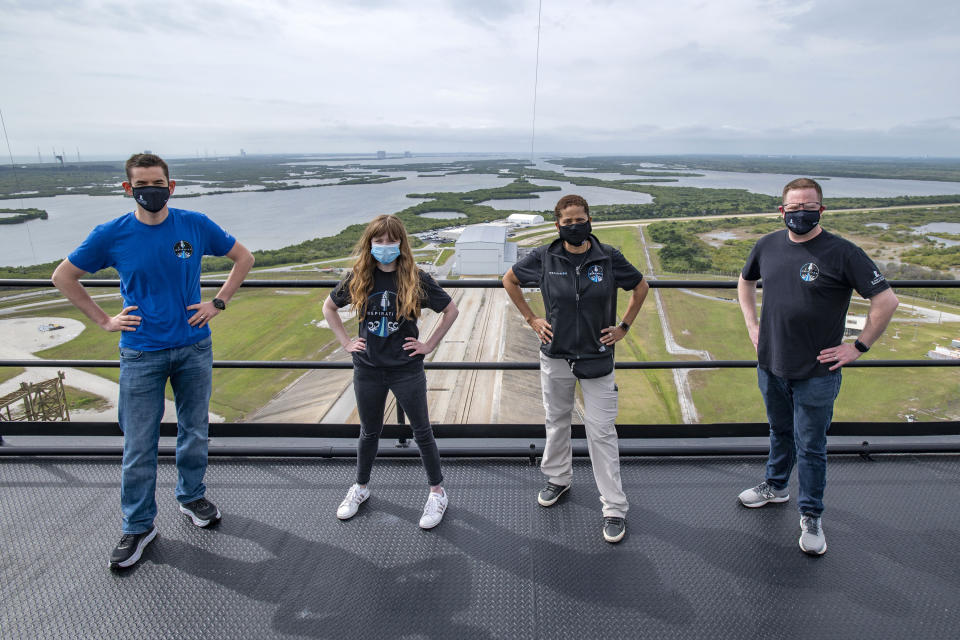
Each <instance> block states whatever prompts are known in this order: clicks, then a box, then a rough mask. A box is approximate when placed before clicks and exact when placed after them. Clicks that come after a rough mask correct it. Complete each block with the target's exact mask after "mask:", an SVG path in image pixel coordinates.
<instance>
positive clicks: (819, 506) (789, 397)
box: [757, 368, 841, 516]
mask: <svg viewBox="0 0 960 640" xmlns="http://www.w3.org/2000/svg"><path fill="white" fill-rule="evenodd" d="M757 379H758V382H759V385H760V393H761V394H762V395H763V401H764V403H765V404H766V406H767V419H768V420H769V421H770V456H769V457H768V458H767V478H766V479H767V484H769V485H770V486H771V487H773V488H774V489H786V487H787V482H788V481H789V480H790V472H791V471H792V470H793V465H794V462H797V461H798V460H799V462H798V464H797V480H798V481H799V485H800V489H799V492H798V499H797V507H798V508H799V509H800V513H806V514H810V515H813V516H819V515H820V514H821V513H823V490H824V488H825V487H826V486H827V430H828V429H829V428H830V422H831V421H832V420H833V403H834V401H835V400H836V399H837V394H838V393H840V380H841V376H840V370H839V369H838V370H837V371H834V372H833V373H830V374H828V375H825V376H818V377H816V378H807V379H806V380H790V379H787V378H781V377H779V376H776V375H774V374H772V373H770V372H769V371H767V370H766V369H762V368H758V369H757Z"/></svg>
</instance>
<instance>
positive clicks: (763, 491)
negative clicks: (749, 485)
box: [737, 480, 790, 508]
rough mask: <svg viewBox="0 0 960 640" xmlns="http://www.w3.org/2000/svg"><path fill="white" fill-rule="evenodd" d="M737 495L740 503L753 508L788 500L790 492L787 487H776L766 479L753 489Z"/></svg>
mask: <svg viewBox="0 0 960 640" xmlns="http://www.w3.org/2000/svg"><path fill="white" fill-rule="evenodd" d="M737 497H738V498H739V499H740V504H742V505H743V506H745V507H750V508H753V507H762V506H763V505H765V504H767V503H768V502H786V501H787V500H789V499H790V492H789V491H787V490H786V489H774V488H773V487H771V486H770V485H768V484H767V482H766V480H764V481H763V482H761V483H760V484H758V485H757V486H755V487H754V488H753V489H747V490H746V491H744V492H743V493H741V494H740V495H739V496H737Z"/></svg>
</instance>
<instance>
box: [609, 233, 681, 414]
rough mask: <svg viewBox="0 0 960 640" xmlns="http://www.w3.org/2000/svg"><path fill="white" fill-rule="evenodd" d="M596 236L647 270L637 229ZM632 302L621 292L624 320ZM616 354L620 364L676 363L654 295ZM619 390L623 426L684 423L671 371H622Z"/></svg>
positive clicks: (627, 294) (620, 305)
mask: <svg viewBox="0 0 960 640" xmlns="http://www.w3.org/2000/svg"><path fill="white" fill-rule="evenodd" d="M594 235H596V236H597V238H598V239H599V240H600V241H601V242H603V243H605V244H609V245H611V246H614V247H617V248H618V249H620V251H621V252H622V253H623V256H624V257H625V258H626V259H627V260H628V261H630V263H631V264H633V265H634V266H636V267H637V268H638V269H640V271H641V272H643V271H644V270H645V269H646V268H647V266H646V260H645V259H644V257H643V250H642V248H641V245H640V234H639V231H638V230H637V228H636V227H617V228H612V229H601V230H597V231H596V232H595V234H594ZM629 300H630V293H629V292H627V291H620V292H619V295H618V298H617V313H618V314H619V315H620V316H622V315H623V313H624V312H625V311H626V309H627V304H628V303H629ZM616 353H617V360H618V361H641V362H642V361H649V360H670V359H672V358H671V357H670V356H669V355H668V354H667V349H666V345H665V343H664V339H663V330H662V328H661V326H660V318H659V316H658V315H657V309H656V304H655V303H654V300H653V294H652V293H651V294H649V295H648V296H647V300H646V301H645V302H644V304H643V307H641V309H640V314H639V315H638V316H637V318H636V320H634V322H633V325H631V327H630V331H629V332H628V333H627V337H626V338H624V339H623V340H622V341H620V343H619V344H618V345H617V351H616ZM617 386H618V387H619V388H620V411H619V415H618V418H617V419H618V421H619V422H623V423H632V424H657V423H663V422H680V406H679V402H678V400H677V392H676V387H675V386H674V383H673V374H672V373H671V372H670V371H668V370H660V369H656V370H654V369H648V370H633V371H618V372H617Z"/></svg>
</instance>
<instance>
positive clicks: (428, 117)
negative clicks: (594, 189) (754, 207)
mask: <svg viewBox="0 0 960 640" xmlns="http://www.w3.org/2000/svg"><path fill="white" fill-rule="evenodd" d="M958 7H960V3H957V2H956V0H912V1H909V2H908V1H907V0H808V1H803V0H789V1H782V0H722V1H706V0H623V1H621V0H593V1H589V0H543V3H542V17H541V30H540V63H539V83H538V90H537V99H536V100H537V101H536V136H535V142H534V144H535V149H536V151H537V152H589V153H603V152H611V153H692V152H693V153H696V152H702V153H773V154H835V155H931V156H960V73H958V71H960V36H958V35H957V33H958V32H957V27H958V26H960V8H958ZM537 12H538V2H537V0H351V1H344V0H335V1H327V0H278V1H270V0H230V1H219V0H188V1H186V0H162V1H157V0H153V1H150V2H141V1H139V0H77V1H73V2H67V1H62V2H58V1H56V0H0V16H2V19H0V56H2V60H3V64H2V65H0V86H2V91H0V110H2V113H3V117H4V121H5V123H6V129H7V134H8V136H9V141H10V146H11V148H12V150H13V153H14V155H15V156H17V157H20V158H26V159H29V158H33V159H34V160H35V159H36V154H37V148H38V147H39V148H40V151H41V153H42V154H43V155H44V156H45V159H46V160H49V156H50V149H51V147H56V148H57V149H58V150H59V149H65V150H66V152H67V156H68V157H75V155H76V149H77V148H78V147H79V149H80V153H81V155H82V156H83V157H86V158H93V157H97V156H101V157H103V156H112V157H123V156H125V155H126V154H129V153H130V152H131V151H132V150H140V149H145V148H149V149H152V150H153V151H155V152H158V153H161V154H165V155H168V156H177V155H180V156H192V155H195V154H197V153H200V154H203V153H210V154H213V153H214V152H216V153H219V154H235V153H237V152H238V151H239V149H240V148H243V149H245V150H246V151H247V152H248V153H279V152H297V153H301V152H313V153H325V152H330V153H348V152H371V151H374V150H377V149H385V150H388V151H390V152H399V151H403V150H411V151H414V152H418V153H419V152H430V151H437V152H458V151H464V152H484V151H511V152H527V153H529V150H530V144H531V124H532V118H533V111H534V109H533V101H534V76H535V68H536V51H537Z"/></svg>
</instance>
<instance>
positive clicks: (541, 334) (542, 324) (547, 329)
mask: <svg viewBox="0 0 960 640" xmlns="http://www.w3.org/2000/svg"><path fill="white" fill-rule="evenodd" d="M527 324H529V325H530V328H531V329H533V330H534V332H535V333H536V334H537V337H538V338H540V342H541V343H543V344H547V343H548V342H550V341H551V340H553V327H551V326H550V323H549V322H547V321H546V319H545V318H538V317H537V316H534V317H532V318H530V319H529V320H527Z"/></svg>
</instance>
